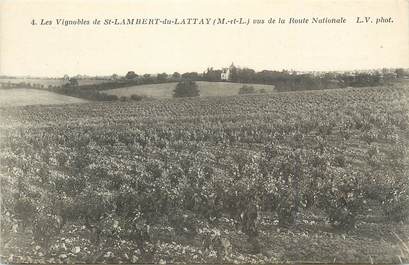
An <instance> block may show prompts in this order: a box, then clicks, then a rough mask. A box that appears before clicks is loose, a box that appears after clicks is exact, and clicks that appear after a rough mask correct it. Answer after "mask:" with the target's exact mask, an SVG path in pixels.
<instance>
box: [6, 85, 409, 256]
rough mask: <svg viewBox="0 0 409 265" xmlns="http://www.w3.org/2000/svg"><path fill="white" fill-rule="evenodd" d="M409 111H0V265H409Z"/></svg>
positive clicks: (325, 105)
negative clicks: (320, 264)
mask: <svg viewBox="0 0 409 265" xmlns="http://www.w3.org/2000/svg"><path fill="white" fill-rule="evenodd" d="M408 103H409V90H407V88H405V87H404V86H403V85H402V86H400V87H394V86H390V87H376V88H356V89H353V88H351V89H349V88H348V89H333V90H322V91H304V92H286V93H271V94H263V95H248V96H230V97H209V98H195V99H189V98H184V99H161V100H159V99H158V100H153V101H140V102H112V103H85V104H67V105H48V106H22V107H7V108H6V107H3V108H0V137H1V141H0V177H1V179H0V181H1V206H2V207H1V234H0V238H1V242H0V243H1V245H0V247H1V248H0V259H1V262H2V263H3V262H13V263H24V262H35V263H100V262H110V263H119V262H124V263H147V262H148V263H150V262H154V263H161V264H164V263H176V262H189V263H190V262H194V263H226V262H227V263H254V262H262V263H277V262H300V261H301V262H331V263H332V262H336V263H337V262H340V263H345V262H361V263H372V262H375V263H381V262H387V263H400V262H409V250H408V249H407V245H406V244H405V242H408V241H409V238H408V235H409V225H408V216H409V183H408V175H407V174H408V173H407V168H408V166H409V163H408V162H409V161H408V158H409V156H408V144H409V142H408V141H409V116H408V113H409V112H408V111H409V109H408V108H409V104H408ZM405 247H406V248H405Z"/></svg>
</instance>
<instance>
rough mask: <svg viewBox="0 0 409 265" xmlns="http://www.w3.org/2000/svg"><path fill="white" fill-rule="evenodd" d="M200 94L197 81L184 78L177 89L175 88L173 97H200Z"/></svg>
mask: <svg viewBox="0 0 409 265" xmlns="http://www.w3.org/2000/svg"><path fill="white" fill-rule="evenodd" d="M199 95H200V92H199V88H198V86H197V84H196V82H195V81H192V80H182V81H180V82H179V83H178V84H177V85H176V88H175V90H173V97H175V98H180V97H198V96H199Z"/></svg>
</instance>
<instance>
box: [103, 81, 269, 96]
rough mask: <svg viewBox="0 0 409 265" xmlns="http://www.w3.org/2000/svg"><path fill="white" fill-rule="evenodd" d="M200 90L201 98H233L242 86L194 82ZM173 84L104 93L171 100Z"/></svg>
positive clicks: (255, 85) (266, 86)
mask: <svg viewBox="0 0 409 265" xmlns="http://www.w3.org/2000/svg"><path fill="white" fill-rule="evenodd" d="M196 83H197V84H198V86H199V89H200V96H201V97H212V96H233V95H237V94H238V93H239V89H240V88H241V87H242V86H243V85H244V84H240V83H229V82H205V81H198V82H196ZM176 84H177V83H176V82H175V83H165V84H152V85H139V86H132V87H124V88H116V89H110V90H106V91H104V92H105V93H107V94H110V95H116V96H118V97H121V96H125V97H129V96H131V95H133V94H135V95H140V96H148V97H154V98H171V97H172V95H173V90H174V89H175V87H176ZM246 85H249V86H253V87H254V88H255V89H256V91H258V90H260V89H265V90H266V92H273V91H274V86H271V85H259V84H246Z"/></svg>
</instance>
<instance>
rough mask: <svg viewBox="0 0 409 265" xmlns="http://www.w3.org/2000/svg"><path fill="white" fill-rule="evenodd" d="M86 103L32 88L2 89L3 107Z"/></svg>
mask: <svg viewBox="0 0 409 265" xmlns="http://www.w3.org/2000/svg"><path fill="white" fill-rule="evenodd" d="M84 102H87V101H86V100H84V99H79V98H75V97H69V96H65V95H60V94H56V93H53V92H49V91H44V90H38V89H31V88H16V89H7V90H1V89H0V106H2V107H9V106H26V105H50V104H69V103H84Z"/></svg>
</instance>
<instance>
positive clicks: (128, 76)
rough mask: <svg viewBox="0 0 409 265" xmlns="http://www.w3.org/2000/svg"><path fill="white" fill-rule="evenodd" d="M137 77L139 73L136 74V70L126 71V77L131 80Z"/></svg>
mask: <svg viewBox="0 0 409 265" xmlns="http://www.w3.org/2000/svg"><path fill="white" fill-rule="evenodd" d="M137 77H138V75H137V74H135V72H134V71H129V72H128V73H126V75H125V78H126V79H128V80H130V79H135V78H137Z"/></svg>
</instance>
